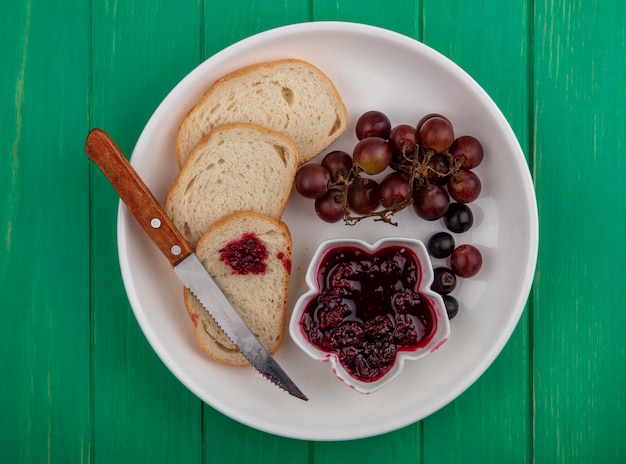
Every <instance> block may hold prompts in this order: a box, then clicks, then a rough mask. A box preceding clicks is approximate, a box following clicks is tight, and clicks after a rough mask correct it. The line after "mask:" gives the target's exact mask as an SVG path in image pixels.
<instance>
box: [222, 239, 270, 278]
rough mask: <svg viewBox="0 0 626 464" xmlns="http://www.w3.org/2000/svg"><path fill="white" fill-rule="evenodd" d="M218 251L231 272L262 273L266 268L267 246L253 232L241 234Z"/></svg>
mask: <svg viewBox="0 0 626 464" xmlns="http://www.w3.org/2000/svg"><path fill="white" fill-rule="evenodd" d="M219 253H220V261H222V262H223V263H225V264H227V265H229V266H230V267H231V268H232V270H233V274H242V275H243V274H264V273H265V270H266V269H267V257H268V251H267V247H266V246H265V244H264V243H263V242H262V241H261V240H260V239H259V238H258V237H257V236H256V235H255V234H251V233H246V234H243V235H242V236H241V238H239V239H237V240H232V241H230V242H228V244H227V245H226V246H225V247H224V248H222V249H221V250H219Z"/></svg>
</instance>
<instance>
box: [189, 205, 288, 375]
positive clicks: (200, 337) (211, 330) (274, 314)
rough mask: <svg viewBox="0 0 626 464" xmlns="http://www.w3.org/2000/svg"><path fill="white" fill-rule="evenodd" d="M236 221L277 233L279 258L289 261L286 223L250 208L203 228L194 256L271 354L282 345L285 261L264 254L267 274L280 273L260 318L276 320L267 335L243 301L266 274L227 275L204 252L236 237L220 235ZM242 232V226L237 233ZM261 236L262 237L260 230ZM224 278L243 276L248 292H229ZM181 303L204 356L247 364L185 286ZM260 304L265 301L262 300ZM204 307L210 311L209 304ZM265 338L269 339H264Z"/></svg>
mask: <svg viewBox="0 0 626 464" xmlns="http://www.w3.org/2000/svg"><path fill="white" fill-rule="evenodd" d="M239 224H241V226H242V227H244V228H245V227H246V226H248V227H250V226H251V225H252V224H254V226H253V228H256V229H257V230H256V232H259V230H267V231H270V232H271V233H272V234H274V233H277V234H280V236H281V240H280V241H281V242H284V243H281V252H282V253H283V254H284V255H283V258H282V259H283V260H289V262H291V256H292V249H291V233H290V231H289V228H288V227H287V225H286V224H285V223H283V222H282V221H280V220H277V219H273V218H270V217H267V216H264V215H260V214H257V213H254V212H251V211H243V212H237V213H234V214H232V215H230V216H227V217H225V218H223V219H221V220H219V221H218V222H217V223H215V224H214V225H213V226H212V227H211V228H210V229H209V230H207V232H206V233H205V234H204V235H203V237H202V239H201V240H200V241H199V242H198V253H197V254H198V258H199V259H200V260H201V261H202V264H203V265H204V266H205V267H206V268H207V271H208V272H209V274H210V275H211V277H213V279H214V280H215V282H216V283H217V284H218V286H220V288H222V290H223V291H224V294H225V295H226V297H227V298H228V299H229V301H230V302H231V303H232V304H233V306H235V308H237V310H238V311H239V312H240V314H241V316H242V317H243V319H244V320H245V321H246V322H247V323H248V325H249V326H250V328H251V329H252V331H253V332H254V333H255V335H257V337H258V338H259V340H260V341H261V342H262V343H263V345H264V346H265V348H266V349H267V350H268V351H269V352H270V354H274V353H276V352H277V351H278V350H279V349H280V347H281V346H282V344H283V340H284V332H285V323H286V314H287V299H288V289H289V277H290V272H289V269H288V268H286V267H284V264H285V262H284V261H282V262H281V260H280V259H278V258H277V256H276V255H275V253H274V254H272V253H271V254H270V256H269V257H268V273H271V274H268V275H269V277H272V276H277V275H278V276H279V277H280V281H279V282H274V285H273V290H275V291H276V293H275V296H277V298H276V299H274V300H273V303H274V305H273V307H272V308H271V314H270V317H268V318H264V321H269V322H267V324H269V323H270V322H274V323H276V325H275V326H272V335H271V336H270V337H269V338H268V336H267V334H266V333H265V330H262V329H265V327H259V320H258V319H257V318H255V317H253V316H257V315H258V314H250V313H249V312H247V311H248V310H250V309H251V308H250V304H249V302H246V301H245V300H246V299H247V298H246V297H248V296H249V295H250V294H253V293H254V291H255V288H257V289H258V285H259V283H260V282H261V280H262V279H264V284H266V285H267V284H269V283H270V282H269V281H268V279H269V277H268V275H265V276H250V275H243V276H242V275H234V274H230V275H227V274H224V273H223V271H224V269H223V267H225V265H223V264H220V263H218V262H217V260H216V257H215V256H208V255H207V254H208V253H210V254H213V253H215V251H216V250H217V249H219V248H220V247H221V246H222V245H223V242H224V241H230V240H233V239H236V238H237V237H233V236H228V237H226V236H225V235H224V232H225V231H224V229H228V228H231V229H232V228H233V227H234V228H236V227H237V226H238V225H239ZM244 232H245V229H244V230H243V231H242V232H241V233H244ZM261 239H263V235H262V234H261ZM265 243H266V246H268V248H272V251H275V250H274V248H275V244H273V243H272V244H269V243H267V241H266V242H265ZM228 279H245V280H246V281H247V282H244V286H245V285H248V284H249V285H250V288H249V291H250V293H249V294H248V295H241V294H232V293H229V285H227V280H228ZM184 303H185V308H186V309H187V313H188V315H189V317H190V319H191V321H192V323H193V326H194V334H195V337H196V340H197V342H198V345H199V346H200V348H201V349H202V351H203V352H204V353H205V354H206V355H207V356H208V357H210V358H211V359H213V360H215V361H217V362H220V363H223V364H227V365H231V366H237V367H243V366H249V365H250V363H249V362H248V361H247V360H246V359H245V357H244V356H243V355H242V354H241V353H240V352H239V351H238V350H237V348H236V347H235V346H234V345H233V344H232V343H230V341H229V340H227V337H226V335H225V334H224V332H223V331H222V330H221V329H220V328H219V327H218V326H217V324H216V323H215V321H214V320H213V319H212V318H211V317H210V316H209V315H208V313H206V311H205V310H204V309H203V308H202V306H201V305H200V303H199V302H198V301H197V300H196V298H195V297H194V296H193V294H192V293H191V292H190V291H189V290H188V289H186V288H185V289H184ZM262 304H267V303H266V302H263V303H262ZM208 309H209V311H210V308H208ZM260 334H261V335H260ZM268 340H270V341H269V342H268Z"/></svg>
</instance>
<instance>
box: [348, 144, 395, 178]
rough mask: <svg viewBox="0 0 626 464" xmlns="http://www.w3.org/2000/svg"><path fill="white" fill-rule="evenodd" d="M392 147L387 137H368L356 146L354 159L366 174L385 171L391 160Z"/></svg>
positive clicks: (353, 154)
mask: <svg viewBox="0 0 626 464" xmlns="http://www.w3.org/2000/svg"><path fill="white" fill-rule="evenodd" d="M391 154H392V153H391V147H390V146H389V144H388V143H387V141H386V140H385V139H382V138H380V137H368V138H366V139H363V140H361V141H359V143H357V144H356V146H355V147H354V152H353V153H352V159H353V161H354V163H355V164H356V165H357V166H359V167H360V168H361V169H363V171H364V172H365V173H366V174H370V175H373V174H378V173H380V172H383V171H384V170H385V169H386V168H387V166H389V163H390V162H391Z"/></svg>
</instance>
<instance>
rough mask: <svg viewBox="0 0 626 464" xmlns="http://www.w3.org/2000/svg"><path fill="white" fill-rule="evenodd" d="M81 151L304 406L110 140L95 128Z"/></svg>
mask: <svg viewBox="0 0 626 464" xmlns="http://www.w3.org/2000/svg"><path fill="white" fill-rule="evenodd" d="M85 151H86V152H87V156H88V157H89V158H90V159H91V160H92V161H93V162H94V163H95V164H96V166H98V167H99V168H100V170H101V171H102V173H103V174H104V175H105V176H106V178H107V179H108V180H109V182H110V183H111V185H112V186H113V188H114V189H115V190H116V191H117V193H118V195H119V196H120V199H121V200H122V201H123V202H124V204H125V205H126V207H127V208H128V210H129V211H130V212H131V213H132V215H133V216H134V217H135V219H137V221H138V222H139V224H140V225H141V227H142V228H143V229H144V230H145V231H146V233H147V234H148V236H149V237H150V238H151V239H152V241H153V242H154V243H155V244H156V246H157V247H158V248H159V250H161V252H162V253H163V254H164V255H165V257H166V258H167V259H168V260H169V262H170V264H171V265H172V266H173V267H174V272H175V273H176V275H177V276H178V278H179V279H180V280H181V281H182V283H183V284H184V285H185V287H187V288H188V289H189V290H190V291H191V292H192V293H193V294H194V295H195V297H196V298H197V299H198V300H199V301H200V303H201V304H202V306H203V307H204V309H205V310H206V311H207V312H208V313H209V314H210V315H211V317H212V318H213V319H214V320H215V322H216V323H217V325H218V326H219V327H220V328H221V329H222V330H223V331H224V333H225V334H226V335H227V336H228V338H229V339H230V340H231V341H232V342H233V343H234V345H235V346H236V347H237V348H238V349H239V351H241V353H242V354H243V355H244V356H245V358H246V359H247V360H248V361H249V362H250V364H252V365H253V366H254V367H255V368H256V369H257V370H258V371H259V372H260V373H261V374H262V375H263V376H264V377H265V378H267V379H269V380H270V381H271V382H272V383H274V384H276V385H277V386H278V387H280V388H282V389H283V390H285V391H287V392H288V393H289V394H290V395H293V396H295V397H296V398H300V399H302V400H304V401H307V400H308V398H307V397H306V396H305V395H304V393H302V392H301V391H300V389H299V388H298V387H297V386H296V384H295V383H294V382H293V381H292V380H291V379H290V378H289V376H288V375H287V373H286V372H285V371H284V370H283V369H282V368H281V367H280V365H279V364H278V363H277V362H276V360H274V358H272V356H271V355H270V354H269V352H268V351H267V350H266V349H265V348H264V347H263V345H262V344H261V343H260V342H259V340H258V339H257V338H256V336H255V335H254V333H252V330H250V328H249V327H248V325H247V324H246V322H245V321H244V320H243V319H242V318H241V316H240V315H239V313H238V312H237V310H236V309H235V308H234V307H233V306H232V304H231V303H230V302H229V301H228V299H227V298H226V296H225V295H224V294H223V293H222V291H221V290H220V288H219V287H218V286H217V284H216V283H215V281H213V279H212V278H211V276H210V275H209V273H208V272H207V270H206V269H205V267H204V266H203V265H202V263H201V262H200V260H199V259H198V257H197V256H196V255H195V254H194V253H193V250H192V249H191V247H190V246H189V244H188V243H187V242H186V241H185V239H184V238H183V236H182V235H181V233H180V232H179V231H178V229H177V228H176V226H175V225H174V224H173V223H172V221H171V220H170V218H169V217H168V216H167V215H166V214H165V211H164V210H163V208H162V207H161V205H160V204H159V202H158V201H157V200H156V198H154V195H152V192H150V190H149V189H148V187H147V186H146V184H145V183H144V182H143V180H141V178H140V177H139V175H138V174H137V172H136V171H135V169H134V168H133V167H132V166H131V164H130V163H129V162H128V160H127V159H126V157H124V155H123V154H122V152H121V151H120V150H119V148H118V147H117V146H116V145H115V142H113V140H112V139H111V137H109V135H108V134H107V133H106V132H104V131H103V130H101V129H93V130H92V131H91V132H90V133H89V135H88V137H87V142H86V144H85Z"/></svg>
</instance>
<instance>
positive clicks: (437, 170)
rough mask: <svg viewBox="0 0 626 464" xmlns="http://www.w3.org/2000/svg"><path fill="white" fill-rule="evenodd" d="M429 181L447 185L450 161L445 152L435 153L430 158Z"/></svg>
mask: <svg viewBox="0 0 626 464" xmlns="http://www.w3.org/2000/svg"><path fill="white" fill-rule="evenodd" d="M428 168H429V170H428V182H430V183H433V184H437V185H445V184H446V183H447V182H448V178H449V174H450V162H449V160H448V156H446V155H445V154H444V153H435V154H434V155H432V156H431V157H430V159H429V160H428Z"/></svg>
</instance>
